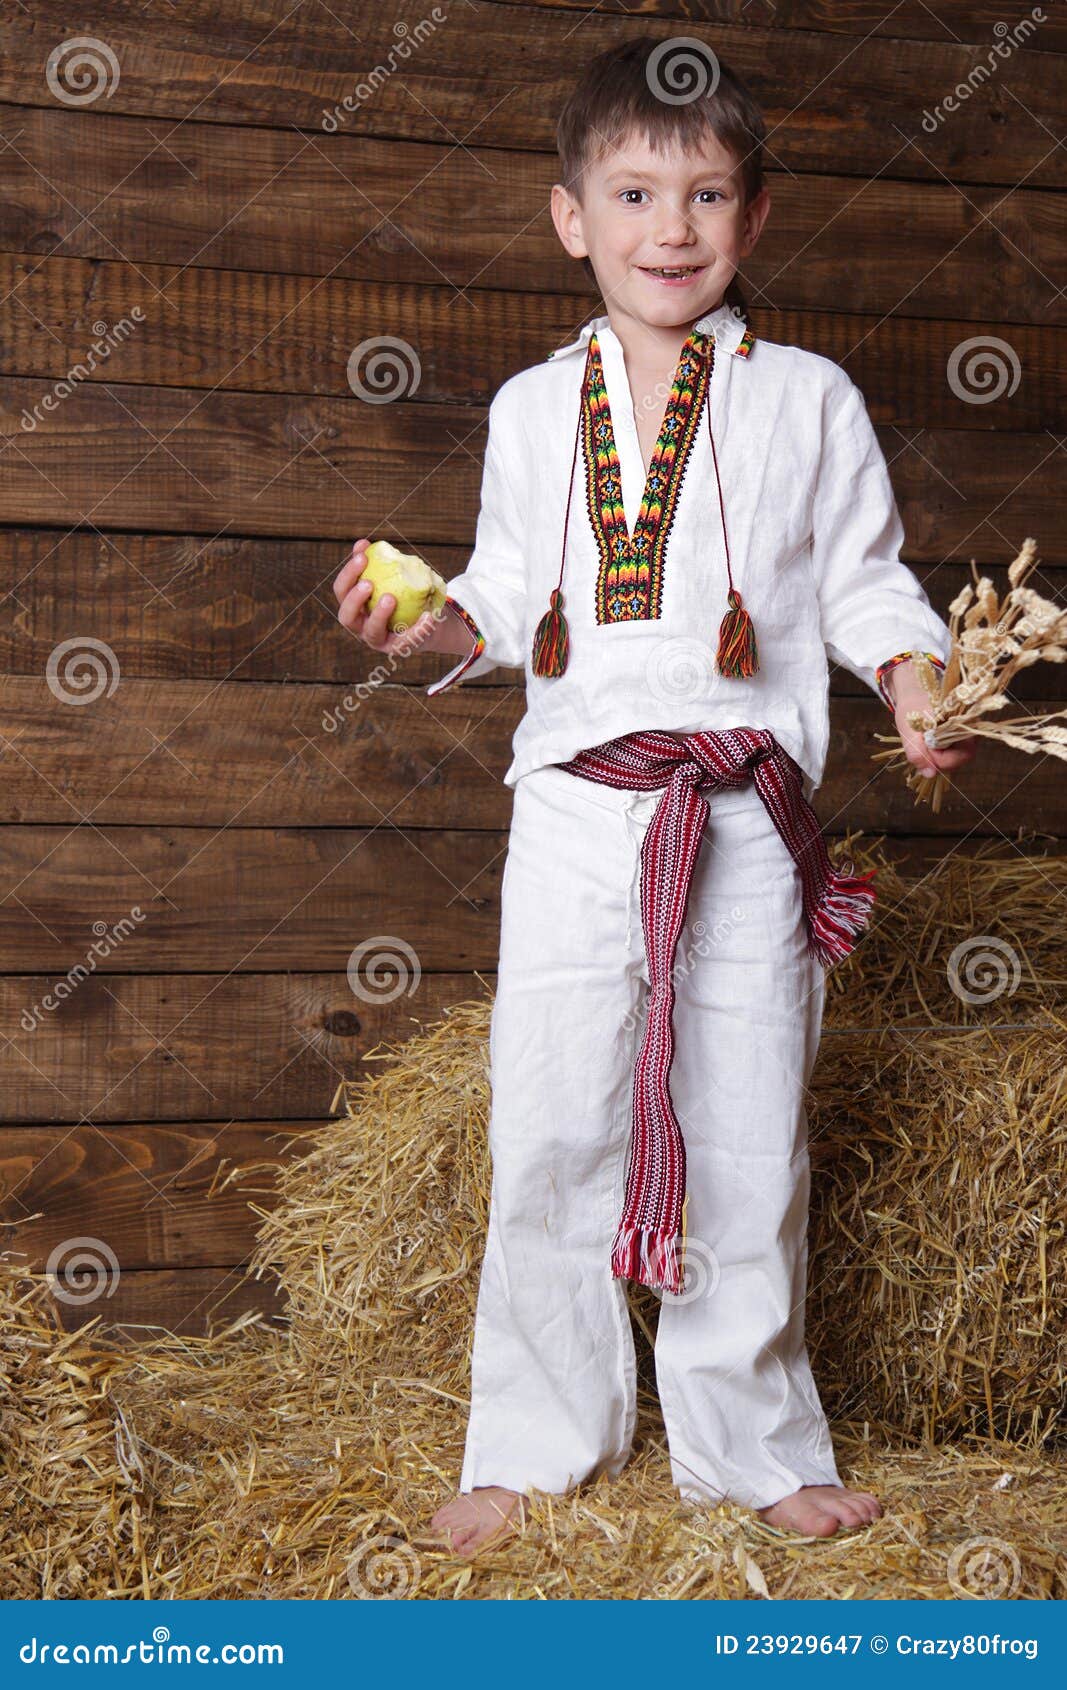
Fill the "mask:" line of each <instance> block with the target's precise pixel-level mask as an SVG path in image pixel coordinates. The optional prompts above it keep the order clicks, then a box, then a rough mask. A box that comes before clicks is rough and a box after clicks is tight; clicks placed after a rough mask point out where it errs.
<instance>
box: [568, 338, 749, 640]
mask: <svg viewBox="0 0 1067 1690" xmlns="http://www.w3.org/2000/svg"><path fill="white" fill-rule="evenodd" d="M746 338H748V337H746ZM750 349H751V347H748V348H746V350H745V353H744V356H747V354H748V351H749V350H750ZM714 358H715V338H714V336H713V335H705V334H702V333H700V332H699V331H698V330H696V329H694V330H692V331H691V332H690V334H689V336H688V338H687V339H686V342H685V345H684V346H683V347H682V350H681V353H680V354H679V358H678V365H677V368H676V370H675V375H674V381H673V383H672V385H671V391H670V395H669V397H668V400H667V405H666V409H665V410H664V413H663V422H662V425H661V427H660V432H659V438H658V439H657V441H656V445H655V449H654V450H653V453H652V461H651V463H650V464H649V467H648V473H647V476H646V478H645V487H644V493H643V496H642V499H641V508H640V511H639V512H638V516H637V522H636V524H635V527H634V532H633V535H632V536H631V535H630V533H629V532H628V530H627V526H626V512H625V510H624V507H623V499H622V476H621V473H620V470H619V455H618V452H617V451H616V447H615V433H614V430H613V428H612V423H611V410H610V408H609V406H608V394H607V387H606V385H605V382H604V368H603V364H602V362H601V357H600V344H599V342H598V340H597V337H596V334H595V333H594V334H592V335H591V336H590V340H589V353H588V358H587V360H586V376H585V382H584V384H583V392H582V447H583V454H584V458H585V475H586V503H587V506H588V509H589V516H590V520H591V522H592V525H593V533H594V534H595V535H596V539H597V545H598V547H599V551H600V567H599V569H598V571H597V582H596V619H597V622H638V621H643V622H648V621H654V620H656V619H657V618H658V617H659V615H660V605H661V601H662V595H663V574H664V562H665V559H666V553H667V538H668V535H669V534H670V530H671V525H672V523H673V521H674V513H675V510H676V508H677V505H678V498H679V495H680V493H681V489H682V480H683V477H684V475H685V469H686V464H687V463H688V461H689V455H690V451H691V448H692V445H693V440H694V438H695V435H696V430H697V427H698V425H699V422H700V414H701V411H702V409H703V406H704V400H705V397H706V394H707V391H708V384H709V382H710V380H711V372H712V368H713V366H714Z"/></svg>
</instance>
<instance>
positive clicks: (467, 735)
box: [0, 676, 1064, 907]
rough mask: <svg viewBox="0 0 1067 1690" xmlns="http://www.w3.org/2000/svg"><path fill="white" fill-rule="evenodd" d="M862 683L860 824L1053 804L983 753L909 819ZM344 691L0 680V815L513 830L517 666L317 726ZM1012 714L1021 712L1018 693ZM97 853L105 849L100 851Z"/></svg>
mask: <svg viewBox="0 0 1067 1690" xmlns="http://www.w3.org/2000/svg"><path fill="white" fill-rule="evenodd" d="M865 692H866V696H865V697H856V698H852V697H849V698H841V699H838V700H835V704H834V715H833V722H832V735H833V738H832V748H831V756H832V760H833V762H832V766H831V767H828V769H827V771H826V776H825V780H824V786H823V792H824V794H826V797H827V799H829V797H830V794H829V793H827V792H826V786H827V783H829V784H830V788H831V793H832V795H833V802H834V804H835V806H836V807H838V808H843V807H844V806H846V805H847V806H848V814H849V817H850V819H851V820H852V821H853V822H854V823H855V825H861V826H868V825H872V824H874V825H879V824H880V823H884V824H885V825H886V826H888V827H889V828H890V829H891V830H893V831H898V832H907V831H921V832H925V831H927V830H929V831H931V832H935V833H955V832H959V831H961V830H962V831H966V830H967V828H968V827H969V826H970V824H971V822H970V819H971V816H972V814H973V806H974V805H976V804H977V805H978V806H979V807H980V809H981V810H982V811H985V812H988V814H989V815H990V816H993V815H995V816H996V817H997V826H998V827H1001V828H1004V827H1014V826H1015V825H1017V822H1019V821H1023V820H1025V818H1026V816H1027V815H1028V814H1032V813H1033V810H1034V807H1035V806H1039V807H1040V806H1043V807H1045V808H1048V807H1049V806H1052V809H1053V813H1054V814H1055V806H1056V805H1058V803H1059V801H1060V793H1061V786H1062V772H1061V771H1060V768H1059V765H1058V764H1057V763H1056V761H1055V760H1054V759H1051V758H1048V757H1046V758H1044V759H1031V758H1026V762H1027V764H1028V765H1029V767H1028V768H1027V769H1026V770H1025V771H1024V770H1023V769H1022V768H1021V766H1020V759H1021V757H1022V756H1023V755H1024V754H1021V753H1017V752H1005V751H1003V750H1000V749H997V748H993V747H985V748H983V750H984V751H985V753H986V754H985V755H983V756H982V757H981V758H980V759H978V760H976V762H975V763H974V764H973V765H971V767H970V768H969V769H968V770H967V771H966V780H965V782H964V783H963V785H962V788H961V792H963V793H965V794H966V795H967V796H966V798H964V797H962V796H956V795H953V796H952V797H951V798H950V799H949V801H948V802H947V804H946V807H945V808H944V809H943V810H942V812H941V813H940V815H939V816H933V815H932V814H931V813H930V812H928V811H926V810H923V811H921V812H916V817H915V818H914V825H912V824H910V823H909V818H910V817H911V816H912V799H911V795H910V793H908V792H907V789H906V788H904V786H903V783H902V782H901V781H900V780H899V779H889V778H888V777H887V778H885V779H883V778H882V776H881V771H880V768H879V766H877V765H872V764H871V763H870V762H869V756H870V755H871V754H872V753H874V752H875V751H877V750H879V749H881V745H880V743H879V741H878V740H877V739H876V738H875V735H878V734H885V733H888V732H889V731H890V730H891V728H892V719H891V717H890V716H889V712H888V711H887V710H886V708H885V706H884V705H883V704H882V703H881V701H880V700H879V699H878V698H876V697H875V696H874V694H873V693H872V692H870V691H869V690H867V689H865ZM338 703H339V700H338V695H337V692H336V690H335V689H333V688H328V687H318V686H300V687H280V686H276V685H273V684H271V683H260V682H253V681H249V682H243V683H240V682H230V683H227V684H224V685H220V686H213V685H211V684H209V683H206V682H202V681H138V680H129V681H121V682H120V684H119V686H118V688H117V689H116V690H115V692H114V693H113V694H112V696H111V697H107V696H102V697H100V698H98V699H97V700H96V702H95V703H94V704H92V705H91V706H90V707H89V708H80V709H75V708H72V707H71V706H70V705H69V704H64V703H62V702H60V700H59V699H57V698H55V697H54V696H53V695H52V693H51V691H50V690H49V688H48V686H47V685H46V684H45V683H44V682H42V681H41V680H39V679H37V680H32V679H28V678H22V677H8V678H7V679H6V680H4V681H2V682H0V735H2V736H3V742H2V743H0V769H2V770H3V774H4V785H3V791H2V798H0V820H4V821H9V822H20V823H34V822H42V823H54V824H57V827H58V831H57V837H56V840H55V846H56V847H57V848H58V846H59V845H60V844H61V842H62V839H63V838H64V837H65V836H66V833H67V832H68V831H69V830H70V829H76V828H78V827H80V826H84V825H85V824H86V823H87V822H91V824H92V826H93V827H94V828H105V827H107V826H109V824H132V825H135V826H137V827H141V828H144V827H151V826H158V825H165V824H174V825H175V826H182V827H192V826H196V827H206V828H212V827H223V828H229V827H234V826H237V827H242V828H247V827H252V826H258V827H281V826H286V827H297V828H299V827H306V826H307V825H308V824H309V822H311V823H312V824H313V826H314V827H316V828H327V827H331V826H340V827H348V828H351V827H359V826H367V827H372V828H375V829H376V830H378V831H380V832H382V833H386V832H388V831H389V830H390V829H393V828H400V827H407V828H442V827H448V826H449V825H451V824H454V822H455V819H456V817H457V816H462V817H463V821H464V826H465V827H467V828H479V827H482V828H493V827H502V826H505V825H506V824H507V821H508V818H509V816H510V813H511V791H510V789H508V788H505V787H504V786H503V785H502V776H503V775H504V773H505V772H506V769H507V767H508V765H509V764H510V762H511V747H512V736H513V734H514V731H515V728H516V727H517V725H518V722H519V718H520V716H521V715H522V713H523V709H524V694H523V688H522V685H521V676H520V677H519V683H518V684H517V685H515V686H511V687H475V688H471V689H470V690H469V692H467V693H466V694H464V689H463V687H462V686H459V687H455V688H451V689H449V690H448V691H447V692H445V693H442V694H441V695H440V696H439V697H437V698H434V699H430V700H427V699H426V698H425V697H424V696H423V695H422V694H421V693H419V692H417V691H416V690H415V689H413V688H410V687H404V686H398V685H395V684H386V685H383V686H381V687H379V688H378V689H376V691H375V692H374V694H373V698H372V706H371V708H370V709H369V710H368V709H366V708H364V707H362V705H359V706H358V707H357V708H356V709H355V710H354V711H353V712H352V713H351V714H350V715H347V714H344V713H343V721H342V726H341V727H340V728H339V729H338V731H336V732H333V733H331V732H328V731H326V730H325V729H324V727H323V723H324V721H329V720H331V719H332V718H331V717H330V716H329V714H328V713H329V712H330V711H333V710H334V709H335V708H336V707H337V705H338ZM1019 708H1020V710H1023V709H1026V708H1027V706H1026V704H1025V703H1023V702H1022V701H1020V704H1019ZM1063 708H1064V705H1063V702H1062V701H1057V700H1056V699H1046V700H1044V701H1042V709H1043V710H1046V711H1049V710H1054V709H1059V710H1062V709H1063ZM872 770H873V775H874V778H873V781H872ZM1024 772H1025V774H1026V802H1025V804H1023V805H1022V806H1019V805H1017V804H1016V801H1015V800H1013V799H1010V798H1007V799H1006V798H1005V796H1004V795H1005V793H1006V792H1007V791H1008V790H1009V789H1010V788H1011V787H1012V786H1014V784H1015V782H1016V781H1017V780H1018V779H1019V778H1020V777H1021V775H1022V774H1023V773H1024ZM920 816H921V820H919V819H918V818H919V817H920ZM114 843H116V844H117V843H118V841H117V840H116V841H114ZM207 843H208V842H207V841H204V842H202V844H201V850H202V849H203V848H204V846H205V845H206V844H207ZM123 848H124V849H125V848H126V847H125V846H124V847H123ZM166 849H167V847H166V846H164V845H152V846H150V847H148V855H147V856H146V858H145V864H144V866H145V867H146V868H147V869H148V876H147V879H148V884H147V885H146V884H144V882H143V881H141V880H138V881H137V882H136V884H137V885H138V886H139V888H140V896H139V899H138V901H140V902H141V903H145V896H146V895H147V893H148V892H149V890H151V891H152V892H153V895H155V896H158V893H159V877H160V875H161V871H162V872H163V873H165V872H166V870H165V861H166V859H165V857H162V856H161V853H165V851H166ZM107 860H109V854H107V853H106V854H105V856H104V858H102V859H101V863H102V864H103V862H106V861H107ZM177 860H178V861H179V862H180V860H181V859H180V857H179V858H178V859H177ZM468 866H469V865H468ZM12 874H13V880H10V881H9V882H8V884H9V886H10V887H12V888H13V889H17V888H18V886H19V885H20V884H21V882H22V879H23V874H24V870H23V868H22V867H16V868H14V869H13V870H12ZM9 895H10V893H9ZM242 895H243V894H242ZM391 895H392V894H391ZM146 907H147V906H146Z"/></svg>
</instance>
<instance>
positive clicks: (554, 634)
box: [533, 587, 570, 675]
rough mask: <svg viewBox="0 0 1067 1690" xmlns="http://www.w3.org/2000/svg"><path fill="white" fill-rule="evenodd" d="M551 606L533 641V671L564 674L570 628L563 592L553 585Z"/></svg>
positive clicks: (543, 673)
mask: <svg viewBox="0 0 1067 1690" xmlns="http://www.w3.org/2000/svg"><path fill="white" fill-rule="evenodd" d="M548 602H549V605H550V606H551V608H550V609H549V610H546V611H545V614H544V615H543V616H542V618H541V620H540V622H539V623H538V624H537V632H536V634H535V635H534V642H533V672H534V674H535V675H562V673H563V671H564V669H566V667H567V655H568V651H569V649H570V630H569V629H568V627H567V618H566V617H565V616H564V614H563V594H562V593H561V592H560V590H559V588H558V587H553V589H552V593H551V596H550V598H549V601H548Z"/></svg>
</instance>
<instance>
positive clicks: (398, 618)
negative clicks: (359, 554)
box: [360, 540, 448, 634]
mask: <svg viewBox="0 0 1067 1690" xmlns="http://www.w3.org/2000/svg"><path fill="white" fill-rule="evenodd" d="M360 580H361V581H369V582H370V583H371V588H372V591H371V595H370V598H369V599H368V600H367V601H366V605H365V609H367V610H373V608H374V606H375V605H376V604H377V602H378V600H379V599H380V598H381V596H382V594H383V593H392V595H393V597H394V598H395V599H396V604H395V605H394V607H393V610H392V613H391V615H390V617H389V632H390V633H391V634H401V633H403V632H404V630H405V629H406V628H410V627H411V625H412V623H414V622H417V621H418V619H419V617H420V616H421V615H422V613H423V611H424V610H441V609H443V608H444V602H445V594H446V592H447V590H448V589H447V586H446V583H445V581H444V578H443V577H442V576H440V575H438V573H437V571H436V569H431V568H430V565H429V564H428V563H425V562H424V561H423V559H422V558H421V557H416V555H415V553H414V552H401V551H398V550H397V548H396V547H395V546H392V545H390V543H389V541H388V540H375V541H374V542H373V544H371V545H369V546H368V547H367V558H366V562H365V563H364V565H363V573H362V574H361V576H360Z"/></svg>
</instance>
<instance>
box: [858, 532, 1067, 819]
mask: <svg viewBox="0 0 1067 1690" xmlns="http://www.w3.org/2000/svg"><path fill="white" fill-rule="evenodd" d="M1037 561H1038V559H1037V542H1036V541H1035V540H1029V539H1028V540H1024V541H1023V544H1022V550H1021V551H1020V553H1019V555H1018V557H1017V558H1016V559H1015V561H1014V562H1013V563H1010V564H1009V565H1008V580H1009V583H1010V586H1009V590H1008V593H1007V595H1006V596H1005V598H1004V599H1003V600H1001V599H999V598H998V596H997V592H996V589H995V588H994V586H993V583H992V581H990V580H989V578H988V576H985V575H983V576H981V577H979V575H978V572H977V570H976V568H975V563H974V559H973V558H972V559H971V574H972V576H973V582H969V583H968V584H967V586H965V587H964V588H963V589H962V591H960V592H959V593H958V594H957V595H956V597H955V598H954V599H953V601H952V603H951V604H950V605H949V628H950V631H951V634H952V650H951V652H950V654H949V659H948V662H947V663H946V665H945V670H944V673H943V674H939V673H938V671H937V669H936V668H935V667H934V665H933V664H932V663H931V662H930V660H929V658H928V657H925V656H922V655H917V656H916V657H915V658H914V660H913V662H914V668H915V673H916V675H917V676H918V677H919V680H920V681H921V682H922V685H923V687H924V688H925V690H926V694H927V697H928V698H929V700H930V706H929V709H927V710H910V711H909V712H908V715H907V720H908V723H909V725H910V726H911V727H913V728H923V729H924V730H925V731H924V734H923V738H924V739H925V740H926V743H927V745H929V746H935V747H937V748H939V749H940V748H941V747H943V746H946V745H954V744H956V743H957V742H958V741H959V740H963V739H968V738H970V736H971V735H972V734H973V735H976V736H979V737H981V738H983V739H994V740H997V741H998V742H999V743H1000V744H1001V745H1011V746H1014V747H1015V749H1016V750H1018V751H1028V752H1030V753H1033V752H1035V751H1047V752H1049V753H1051V755H1052V756H1053V757H1063V758H1067V726H1065V725H1064V723H1065V722H1067V713H1065V712H1063V711H1050V712H1049V713H1048V714H1046V715H1040V716H1039V715H1035V716H1013V717H1011V718H1010V719H1009V720H1008V721H1003V720H1002V719H1000V718H998V717H997V715H996V712H997V711H999V710H1003V709H1004V707H1005V705H1006V704H1007V703H1008V702H1009V700H1008V697H1007V693H1008V689H1009V687H1010V686H1011V683H1012V681H1013V680H1014V678H1015V676H1016V675H1017V674H1018V673H1019V670H1020V669H1028V668H1029V667H1030V666H1031V664H1034V663H1042V662H1043V663H1064V662H1067V609H1061V608H1060V607H1059V606H1058V605H1055V604H1053V603H1052V602H1051V601H1050V600H1049V599H1044V598H1042V597H1041V595H1040V594H1039V593H1036V592H1035V591H1034V590H1033V588H1032V587H1028V586H1026V585H1025V584H1024V583H1025V581H1026V578H1027V576H1028V575H1029V574H1030V572H1031V570H1032V569H1033V568H1034V566H1035V565H1036V563H1037ZM876 737H877V738H878V739H880V740H892V741H893V744H892V746H891V748H890V750H888V751H876V752H875V753H874V761H875V762H881V761H886V766H887V768H897V767H900V766H901V765H904V766H905V767H906V768H907V769H908V770H909V773H908V776H907V784H908V786H910V787H911V788H912V790H913V792H914V793H915V802H916V803H917V804H921V803H925V802H927V801H929V803H930V806H931V808H932V809H933V810H939V809H940V808H941V799H942V797H943V795H944V792H945V789H946V787H947V784H948V783H947V780H946V778H945V776H944V775H943V774H941V773H938V774H936V775H924V774H921V773H920V771H919V770H918V769H917V768H916V767H915V766H914V764H912V763H911V762H910V761H909V759H908V756H907V754H906V752H905V750H904V747H903V743H902V741H901V739H900V736H899V735H898V734H893V735H887V734H878V735H877V736H876Z"/></svg>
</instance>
